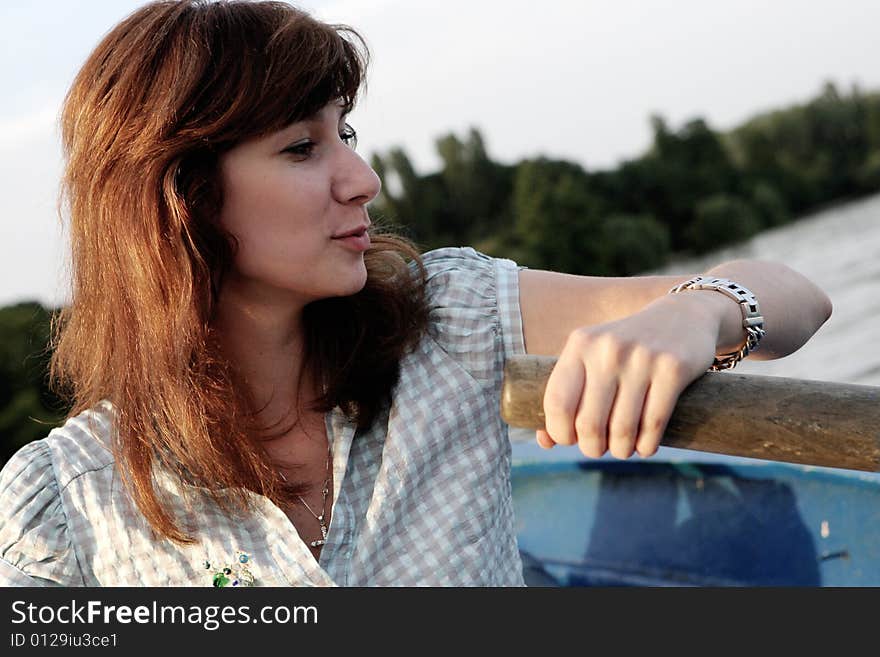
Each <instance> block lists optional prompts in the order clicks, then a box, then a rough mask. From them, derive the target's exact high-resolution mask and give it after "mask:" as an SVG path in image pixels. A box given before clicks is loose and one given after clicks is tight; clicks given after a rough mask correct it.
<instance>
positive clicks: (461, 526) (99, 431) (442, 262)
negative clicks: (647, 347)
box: [0, 248, 524, 586]
mask: <svg viewBox="0 0 880 657" xmlns="http://www.w3.org/2000/svg"><path fill="white" fill-rule="evenodd" d="M424 261H425V265H426V266H427V269H428V276H429V279H428V290H429V295H430V296H429V298H430V299H431V324H432V330H431V331H429V334H428V335H426V336H425V337H424V339H423V340H422V341H421V343H420V344H419V346H418V348H417V349H416V351H415V352H414V353H412V354H410V355H409V356H408V357H406V358H405V360H404V361H403V362H402V363H401V374H400V381H399V383H398V384H397V387H396V389H395V391H394V395H393V400H392V403H391V404H390V408H387V409H386V410H385V412H384V413H383V414H382V415H381V416H380V417H379V418H378V419H377V420H376V421H375V422H374V423H373V425H372V427H371V428H369V429H368V430H364V431H359V432H356V431H355V428H354V425H353V424H352V423H350V422H348V421H347V419H346V418H345V416H344V415H343V414H342V412H341V411H340V410H339V409H338V408H337V409H335V410H334V411H332V412H330V413H328V414H327V417H326V422H327V435H328V437H329V439H330V441H331V443H332V448H333V475H334V476H333V481H334V486H335V490H334V496H333V500H334V504H333V513H332V518H331V525H330V530H329V534H328V536H327V543H326V545H325V546H324V547H323V549H322V551H321V555H320V561H316V560H315V558H314V557H313V556H312V554H311V552H310V551H309V549H308V547H307V546H306V545H305V543H304V542H303V540H302V539H300V537H299V535H298V534H297V531H296V528H295V527H294V526H293V524H291V522H290V521H289V519H288V518H287V516H286V515H285V514H284V512H283V511H281V510H280V509H279V508H278V507H277V506H275V505H274V504H273V503H272V502H270V501H269V500H268V499H267V498H264V497H260V496H256V495H255V497H256V498H257V500H256V501H257V509H258V510H259V512H258V513H254V514H252V515H248V516H247V517H233V518H230V517H227V516H226V515H224V514H223V512H222V511H221V510H220V509H219V508H217V507H216V506H215V505H214V504H213V503H212V502H211V501H210V499H209V498H207V496H205V495H203V494H195V495H186V496H184V495H181V494H180V493H181V492H182V490H183V489H181V488H180V486H185V484H181V483H179V482H176V481H173V480H171V479H170V478H164V479H160V485H161V486H162V487H163V488H164V489H165V490H166V491H167V492H168V494H169V497H168V499H169V503H170V504H172V505H173V507H174V511H175V513H177V514H179V517H180V518H182V519H185V520H186V519H188V520H189V522H196V523H197V525H196V526H197V529H196V536H197V543H196V544H194V545H189V546H183V547H181V546H178V545H176V544H174V543H172V542H170V541H167V540H164V539H162V540H158V539H156V538H154V537H153V535H152V534H151V530H150V528H149V525H148V524H147V523H146V521H145V520H144V518H143V517H142V516H141V514H140V513H139V511H138V510H137V508H136V507H134V505H133V504H132V503H131V502H130V501H129V499H128V498H127V496H126V495H125V494H124V490H123V488H122V486H121V483H120V480H119V477H118V476H117V473H116V471H115V464H114V460H113V456H112V455H111V453H110V452H109V451H107V449H106V448H105V447H103V446H102V443H103V444H105V445H106V444H107V437H108V436H109V429H110V424H111V422H112V421H113V415H114V409H113V407H112V405H111V404H110V402H109V401H108V400H104V401H102V402H101V403H100V404H98V405H97V406H96V407H94V408H93V409H90V410H87V411H84V412H83V413H81V414H80V415H78V416H76V417H74V418H71V419H70V420H68V421H67V422H66V423H65V424H64V425H63V426H62V427H59V428H57V429H53V430H52V431H51V432H50V433H49V435H48V436H47V437H46V438H44V439H42V440H38V441H35V442H32V443H30V444H28V445H26V446H25V447H23V448H22V449H21V450H19V451H18V452H17V453H16V454H15V455H14V456H13V457H12V459H11V460H10V461H9V462H8V463H7V464H6V466H5V467H4V468H3V471H2V473H0V500H2V501H3V504H2V505H0V585H4V586H11V585H13V586H14V585H23V586H44V585H62V586H211V584H212V577H213V573H214V572H215V571H216V570H217V567H218V565H220V566H221V567H222V565H225V564H230V565H231V566H232V568H231V569H232V571H233V572H232V575H233V576H235V574H236V573H237V570H236V568H237V567H238V566H239V565H240V562H239V559H241V560H242V561H244V560H245V559H246V560H247V564H246V565H247V567H248V568H249V572H250V575H252V577H253V579H254V583H255V584H256V585H257V586H288V585H289V586H333V585H339V586H517V585H518V586H521V585H523V575H522V564H521V562H520V557H519V552H518V550H517V543H516V534H515V529H514V514H513V507H512V500H511V489H510V453H511V449H510V443H509V440H508V434H507V427H506V425H505V424H504V423H503V421H502V420H501V418H500V417H499V413H498V405H499V396H500V387H501V376H502V365H503V362H504V359H505V358H506V357H507V356H510V355H511V354H521V353H523V352H524V345H523V336H522V325H521V318H520V311H519V288H518V276H517V273H518V269H517V266H516V265H515V264H514V263H513V262H511V261H509V260H503V259H493V258H489V257H487V256H485V255H483V254H481V253H478V252H476V251H474V250H473V249H470V248H461V249H459V248H447V249H439V250H436V251H431V252H429V253H427V254H425V256H424ZM239 552H243V553H245V554H246V555H247V557H244V558H242V557H241V556H240V555H239ZM206 561H207V562H209V563H210V564H211V568H208V569H206V567H205V562H206Z"/></svg>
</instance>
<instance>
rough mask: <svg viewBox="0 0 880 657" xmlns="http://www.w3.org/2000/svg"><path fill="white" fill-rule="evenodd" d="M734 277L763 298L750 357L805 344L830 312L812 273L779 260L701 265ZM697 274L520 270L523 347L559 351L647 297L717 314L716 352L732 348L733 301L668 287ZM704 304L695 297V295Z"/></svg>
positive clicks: (737, 334) (737, 318) (738, 323)
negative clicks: (759, 334)
mask: <svg viewBox="0 0 880 657" xmlns="http://www.w3.org/2000/svg"><path fill="white" fill-rule="evenodd" d="M704 273H706V274H712V275H714V276H719V277H724V278H729V279H731V280H734V281H736V282H737V283H739V284H741V285H744V286H745V287H747V288H748V289H750V290H751V291H752V292H753V293H754V294H755V296H756V297H757V299H758V302H759V303H760V305H761V312H762V314H763V316H764V329H765V330H766V331H767V334H766V336H765V337H764V339H763V340H762V341H761V345H760V348H759V349H757V350H756V351H754V352H752V354H750V355H749V358H752V359H754V360H769V359H773V358H782V357H783V356H787V355H788V354H791V353H793V352H795V351H797V350H798V349H799V348H800V347H802V346H803V345H804V344H805V343H806V342H807V340H808V339H809V338H810V337H811V336H812V335H813V334H814V333H815V332H816V331H817V330H818V329H819V327H820V326H822V324H823V323H824V322H825V321H826V320H827V319H828V318H829V317H830V316H831V310H832V305H831V300H830V299H829V298H828V295H826V294H825V293H824V292H823V291H822V290H821V289H819V288H818V287H817V286H816V285H815V284H813V283H812V282H811V281H810V280H808V279H807V278H805V277H804V276H803V275H801V274H799V273H798V272H796V271H794V270H793V269H791V268H789V267H787V266H786V265H783V264H781V263H775V262H765V261H757V260H735V261H731V262H726V263H723V264H720V265H718V266H716V267H713V268H712V269H710V270H708V271H707V272H704ZM693 275H694V274H680V275H675V276H635V277H629V278H612V277H596V276H573V275H571V274H560V273H557V272H550V271H540V270H529V269H525V270H522V271H521V272H520V275H519V284H520V307H521V310H522V318H523V333H524V336H525V343H526V351H527V352H528V353H530V354H543V355H558V354H559V353H560V352H561V351H562V348H563V347H564V346H565V343H566V341H567V340H568V338H569V336H570V334H571V333H572V331H574V330H575V329H578V328H580V327H583V326H594V325H596V324H603V323H606V322H611V321H615V320H619V319H623V318H624V317H628V316H630V315H633V314H635V313H637V312H639V311H641V310H643V309H644V308H645V307H646V306H648V305H650V304H658V305H661V306H663V305H666V306H668V307H669V308H670V309H671V308H674V307H675V306H676V305H689V306H693V309H694V310H696V311H699V308H700V307H703V308H704V309H705V310H704V312H708V313H715V314H716V315H717V318H718V340H717V342H716V349H717V352H718V353H724V352H729V351H733V350H734V349H735V348H737V347H739V346H741V345H742V344H743V343H744V341H745V333H744V331H743V328H742V315H741V314H740V311H739V308H738V307H737V306H736V304H735V303H734V302H733V301H732V300H731V299H728V298H726V297H724V296H723V295H721V294H718V293H717V292H713V291H710V290H700V291H697V290H690V291H688V292H686V293H683V294H678V295H667V292H668V291H669V289H670V288H671V287H673V286H674V285H676V284H678V283H681V282H682V281H686V280H687V279H689V278H691V277H692V276H693ZM697 298H698V299H699V304H694V303H693V301H694V299H697Z"/></svg>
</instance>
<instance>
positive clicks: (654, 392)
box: [636, 377, 684, 457]
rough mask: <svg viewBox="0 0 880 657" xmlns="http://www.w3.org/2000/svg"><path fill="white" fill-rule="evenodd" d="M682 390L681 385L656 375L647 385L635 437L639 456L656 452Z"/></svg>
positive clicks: (646, 455) (651, 454)
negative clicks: (639, 423) (637, 431)
mask: <svg viewBox="0 0 880 657" xmlns="http://www.w3.org/2000/svg"><path fill="white" fill-rule="evenodd" d="M682 390H684V387H683V386H681V385H680V384H678V383H676V381H675V380H670V379H668V378H659V377H658V378H657V379H655V380H654V381H653V382H651V384H650V385H649V386H648V389H647V391H646V392H645V407H644V410H643V411H642V421H641V425H640V428H639V435H638V438H636V451H637V452H638V453H639V456H641V457H648V456H653V455H654V454H655V453H656V452H657V448H658V447H659V446H660V442H661V441H662V439H663V433H664V432H665V431H666V426H667V425H668V424H669V418H670V417H672V412H673V411H674V410H675V405H676V403H678V397H679V395H681V392H682Z"/></svg>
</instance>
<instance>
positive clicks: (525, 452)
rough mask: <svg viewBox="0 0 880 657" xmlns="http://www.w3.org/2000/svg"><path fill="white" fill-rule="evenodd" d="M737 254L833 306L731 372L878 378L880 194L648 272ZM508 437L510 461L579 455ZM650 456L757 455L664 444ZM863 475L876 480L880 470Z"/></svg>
mask: <svg viewBox="0 0 880 657" xmlns="http://www.w3.org/2000/svg"><path fill="white" fill-rule="evenodd" d="M738 258H750V259H757V260H775V261H778V262H783V263H785V264H786V265H788V266H789V267H791V268H792V269H794V270H796V271H798V272H800V273H801V274H803V275H804V276H806V277H807V278H809V279H810V280H811V281H813V282H814V283H816V284H817V285H818V286H819V287H821V288H822V289H823V290H824V291H825V292H826V293H827V294H828V296H829V297H830V298H831V301H832V303H833V304H834V312H833V314H832V316H831V318H830V319H829V320H828V321H827V322H826V323H825V324H824V325H823V326H822V327H821V328H820V329H819V331H818V332H817V333H816V334H815V335H814V336H813V337H812V338H811V339H810V340H809V342H807V344H806V345H804V346H803V347H801V349H799V350H798V351H796V352H795V353H793V354H791V355H789V356H786V357H785V358H780V359H778V360H772V361H750V360H748V359H746V360H745V361H743V362H742V363H740V364H739V365H738V366H737V368H736V372H738V373H740V372H741V373H745V374H761V375H767V376H784V377H793V378H800V379H813V380H822V381H833V382H838V383H858V384H863V385H874V386H880V348H878V345H877V340H878V338H880V194H878V195H875V196H872V197H869V198H866V199H862V200H860V201H856V202H852V203H849V204H846V205H841V206H838V207H835V208H832V209H829V210H825V211H823V212H820V213H817V214H814V215H811V216H809V217H806V218H803V219H801V220H800V221H797V222H795V223H793V224H789V225H787V226H782V227H780V228H776V229H774V230H770V231H766V232H764V233H761V234H759V235H757V236H756V237H754V238H753V239H751V240H749V241H747V242H744V243H742V244H739V245H736V246H733V247H730V248H725V249H721V250H719V251H716V252H714V253H710V254H708V255H706V256H703V257H700V258H695V259H692V260H687V261H681V262H676V263H673V264H671V265H669V266H667V267H664V268H662V269H658V270H655V271H653V272H650V273H656V274H683V275H685V276H687V275H690V274H697V273H701V272H703V271H705V270H706V269H709V268H711V267H712V266H714V265H717V264H720V263H721V262H724V261H727V260H734V259H738ZM759 300H760V299H759ZM511 438H512V439H513V440H515V441H520V440H522V441H524V442H521V443H520V442H516V443H515V444H514V460H515V461H522V460H536V459H540V460H557V459H559V460H570V459H572V458H580V457H579V454H580V452H578V451H577V449H576V448H564V447H563V448H560V447H556V448H554V449H553V450H550V452H546V451H544V450H542V449H540V448H539V447H537V446H536V445H535V444H534V434H533V433H532V432H530V431H522V430H514V431H512V432H511ZM606 458H609V457H607V456H606ZM634 458H638V457H634ZM653 458H655V459H661V460H674V461H680V460H691V461H707V460H708V461H715V462H727V463H730V462H744V463H749V462H759V461H756V460H755V459H744V458H737V457H726V456H719V455H714V454H705V453H702V452H695V451H691V450H682V449H673V448H666V447H661V448H660V451H659V452H658V454H657V455H656V456H655V457H653ZM817 469H820V470H825V469H826V468H817ZM828 470H831V469H828ZM866 476H867V477H870V478H876V479H877V480H878V481H880V474H878V475H873V474H867V475H866Z"/></svg>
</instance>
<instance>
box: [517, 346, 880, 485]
mask: <svg viewBox="0 0 880 657" xmlns="http://www.w3.org/2000/svg"><path fill="white" fill-rule="evenodd" d="M555 364H556V359H555V358H552V357H546V356H516V357H513V358H510V359H508V361H507V363H506V364H505V367H504V386H503V389H502V394H501V416H502V417H503V418H504V420H505V422H507V423H508V424H509V425H511V426H515V427H522V428H526V429H540V428H543V427H544V409H543V398H544V388H545V387H546V385H547V378H548V377H549V376H550V372H551V370H552V369H553V366H554V365H555ZM661 444H663V445H666V446H668V447H682V448H686V449H695V450H699V451H702V452H714V453H716V454H729V455H732V456H749V457H752V458H759V459H768V460H772V461H786V462H789V463H803V464H807V465H821V466H828V467H832V468H849V469H853V470H867V471H870V472H878V471H880V387H875V386H863V385H854V384H845V383H832V382H829V381H809V380H804V379H789V378H783V377H776V376H756V375H753V374H736V373H734V372H730V371H727V372H709V373H707V374H705V375H703V376H702V377H700V378H699V379H697V380H696V381H694V382H693V383H691V385H690V386H688V387H687V388H686V389H685V390H684V392H682V394H681V396H680V397H679V400H678V404H677V405H676V408H675V411H674V412H673V414H672V417H671V418H670V420H669V424H668V426H667V428H666V434H665V435H664V437H663V440H662V443H661Z"/></svg>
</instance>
